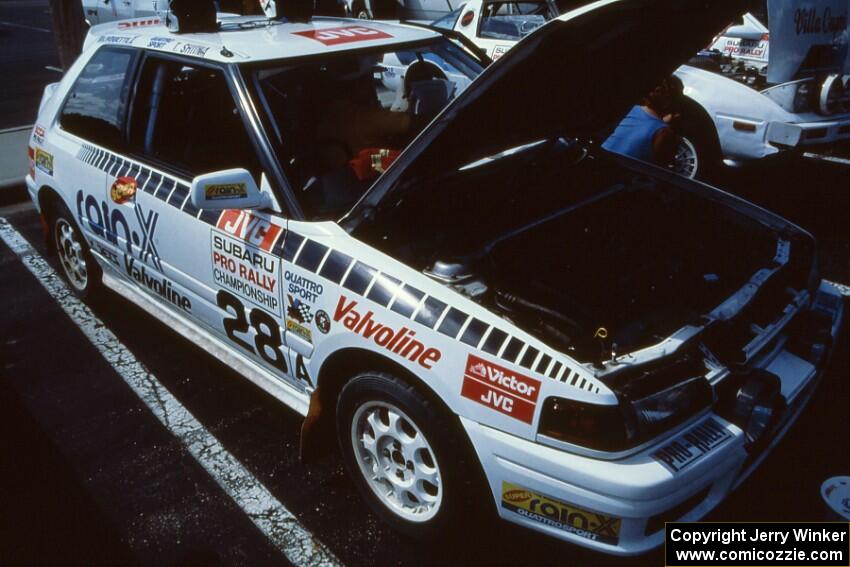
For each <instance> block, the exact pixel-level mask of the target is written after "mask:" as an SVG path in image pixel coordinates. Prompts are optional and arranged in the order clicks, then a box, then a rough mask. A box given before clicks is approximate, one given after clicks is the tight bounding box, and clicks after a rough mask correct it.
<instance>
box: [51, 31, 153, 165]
mask: <svg viewBox="0 0 850 567" xmlns="http://www.w3.org/2000/svg"><path fill="white" fill-rule="evenodd" d="M135 55H136V54H135V52H134V51H129V50H120V49H113V48H104V49H101V50H100V51H98V52H97V53H95V54H94V56H93V57H92V58H91V60H90V61H89V62H88V64H87V65H86V66H85V68H84V69H83V71H82V73H80V76H79V77H78V78H77V81H76V82H75V83H74V86H73V87H72V88H71V92H70V93H69V95H68V98H67V99H66V100H65V106H64V107H63V108H62V113H61V115H60V117H59V124H60V125H61V126H62V128H63V129H64V130H65V131H67V132H70V133H72V134H75V135H77V136H79V137H80V138H83V139H86V140H89V141H91V142H94V143H95V144H99V145H101V146H105V147H107V148H112V149H119V148H121V147H122V145H123V143H122V141H123V134H122V125H123V121H124V115H125V111H126V106H127V97H128V93H129V90H130V87H129V85H130V81H129V80H128V75H129V74H130V69H131V66H132V64H133V60H134V58H135Z"/></svg>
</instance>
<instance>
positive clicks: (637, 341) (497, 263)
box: [360, 140, 778, 362]
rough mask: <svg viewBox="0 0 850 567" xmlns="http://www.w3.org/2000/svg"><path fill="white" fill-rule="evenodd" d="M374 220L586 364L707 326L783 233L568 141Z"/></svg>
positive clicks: (404, 201)
mask: <svg viewBox="0 0 850 567" xmlns="http://www.w3.org/2000/svg"><path fill="white" fill-rule="evenodd" d="M375 218H376V220H375V221H373V222H372V223H370V224H368V225H364V227H363V228H364V229H366V230H365V231H364V232H363V234H361V235H360V236H361V237H362V238H364V239H367V240H368V241H369V242H371V243H372V244H373V245H374V246H377V247H379V248H383V249H384V250H389V251H391V252H390V253H392V254H394V255H396V256H397V257H399V258H402V259H404V261H406V262H407V263H408V264H409V265H411V266H414V267H416V268H417V269H419V270H422V271H423V272H424V273H426V274H428V275H429V276H431V277H432V278H434V279H436V280H438V281H440V282H442V283H444V284H446V285H449V286H451V287H452V288H454V289H456V290H457V291H458V292H460V293H462V294H464V295H466V296H468V297H470V298H472V299H474V300H475V301H477V302H478V303H480V304H482V305H484V306H486V307H487V308H488V309H490V310H492V311H494V312H496V313H498V314H500V315H501V316H502V317H505V318H506V319H508V320H510V321H511V322H513V323H515V324H517V325H518V326H520V327H521V328H523V329H524V330H526V331H527V332H529V333H531V334H534V335H536V336H538V337H539V338H540V339H541V340H543V341H544V342H546V343H547V344H550V345H551V346H552V347H554V348H557V349H559V350H561V351H562V352H567V353H569V354H570V355H571V356H573V357H575V358H576V359H578V360H580V361H583V362H598V361H600V360H604V359H606V358H609V357H610V356H611V353H612V352H621V353H625V352H631V351H634V350H637V349H640V348H643V347H646V346H650V345H652V344H656V343H658V342H659V341H661V340H662V339H664V338H666V337H667V336H669V335H670V334H672V333H673V332H675V331H676V330H677V329H679V328H681V327H682V326H684V325H686V324H696V325H698V324H700V321H701V318H702V317H703V316H704V315H705V314H707V313H708V312H710V311H711V310H712V309H714V308H715V307H717V306H718V305H719V304H721V303H722V302H723V301H724V300H725V299H726V298H728V297H729V296H730V295H732V294H734V293H735V292H736V291H737V290H738V289H739V288H740V287H741V286H742V285H744V284H745V283H746V282H747V281H748V280H749V278H750V277H751V276H752V275H753V274H754V273H755V272H756V271H757V270H759V269H761V268H764V267H767V266H770V265H771V262H772V259H773V257H774V255H775V253H776V246H777V240H778V236H777V233H776V232H775V231H774V230H773V229H772V228H771V227H769V226H767V225H766V224H764V223H762V222H759V221H757V220H755V219H754V218H752V217H750V216H749V215H747V214H745V213H743V212H741V210H738V209H736V208H735V207H730V206H728V205H727V204H726V203H724V202H721V201H718V200H717V199H714V198H711V197H708V198H706V196H705V195H702V194H699V193H698V192H693V191H689V190H687V189H683V188H682V187H681V186H680V185H679V184H678V183H676V182H674V180H673V178H671V182H669V183H667V182H664V181H662V180H661V178H657V177H656V178H650V177H648V176H644V175H641V174H640V173H638V172H636V171H632V170H629V169H627V168H624V167H621V166H619V165H617V164H615V163H612V158H611V157H610V156H607V155H602V154H597V153H595V152H589V153H588V151H587V149H586V148H585V147H583V146H582V145H580V144H578V143H576V142H568V141H564V140H558V141H548V142H541V143H539V144H536V145H533V146H532V147H529V148H525V149H524V150H522V151H516V152H514V153H512V154H510V155H505V156H501V157H499V158H498V159H492V160H483V161H482V162H480V163H476V164H472V165H470V166H467V167H465V168H461V170H460V171H458V172H456V173H455V175H453V176H451V177H449V178H442V179H435V180H431V181H429V182H428V183H427V187H423V188H420V190H417V191H408V192H405V193H402V197H401V198H400V199H398V200H397V202H395V203H394V204H393V206H392V207H391V208H390V209H388V210H385V211H382V212H378V213H377V215H376V217H375ZM414 218H416V219H418V220H416V221H415V220H414ZM421 219H434V222H438V223H439V230H435V228H436V227H435V226H432V225H431V223H428V222H425V223H423V222H422V221H421ZM742 243H746V245H745V246H742ZM733 250H736V251H737V253H734V254H733V253H731V251H733Z"/></svg>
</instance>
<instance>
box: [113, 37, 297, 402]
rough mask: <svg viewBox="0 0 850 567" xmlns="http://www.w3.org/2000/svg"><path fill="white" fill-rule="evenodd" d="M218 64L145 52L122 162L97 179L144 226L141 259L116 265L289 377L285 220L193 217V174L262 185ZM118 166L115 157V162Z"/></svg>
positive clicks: (257, 215)
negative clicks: (224, 174)
mask: <svg viewBox="0 0 850 567" xmlns="http://www.w3.org/2000/svg"><path fill="white" fill-rule="evenodd" d="M241 112H242V111H241V109H240V107H239V105H238V104H237V103H236V101H235V99H234V97H233V93H232V91H231V88H230V85H229V81H228V79H227V73H226V69H225V68H224V67H220V66H215V65H210V64H208V63H204V62H202V61H198V60H194V59H187V58H181V57H174V56H166V55H159V54H153V53H150V54H148V55H147V56H146V57H145V59H144V62H143V63H142V64H141V70H140V73H139V79H138V84H137V87H136V95H135V99H134V101H133V105H132V115H131V119H130V123H129V144H130V148H131V152H130V157H129V159H128V160H126V163H124V164H123V165H119V166H117V167H115V168H112V169H110V170H109V171H108V172H107V176H108V177H107V185H108V190H107V191H108V192H109V194H110V198H112V197H114V196H116V195H118V196H121V195H123V194H125V193H128V192H130V193H133V195H134V196H133V197H132V198H131V199H130V201H128V202H127V205H129V206H131V207H132V208H133V209H134V215H135V216H136V218H137V219H138V221H139V222H140V223H141V226H143V227H145V232H144V233H143V234H141V235H140V239H141V240H142V241H143V242H142V244H143V245H144V246H145V247H144V248H143V255H142V257H141V260H142V261H141V262H139V261H136V262H134V265H133V266H130V265H129V264H128V265H126V266H125V270H124V271H125V273H124V276H125V277H128V278H130V279H131V280H133V281H134V282H135V283H136V284H137V285H138V286H140V287H141V288H142V289H143V290H145V291H146V292H147V293H149V294H153V295H155V296H158V297H159V300H160V303H162V304H163V305H165V306H166V307H168V308H170V309H171V310H172V311H174V312H175V313H177V314H178V315H180V316H183V317H187V318H188V319H190V320H191V321H192V322H193V323H196V324H199V325H200V326H202V327H203V328H205V329H206V330H208V331H210V332H212V333H213V334H214V335H215V336H217V337H218V338H220V339H222V340H224V341H226V342H227V343H229V344H230V345H232V346H233V347H234V348H235V349H236V350H237V351H239V352H240V353H241V354H243V355H246V356H248V357H250V358H251V359H252V360H254V361H256V362H257V363H258V364H260V365H262V366H263V367H265V368H267V369H269V370H271V371H272V372H273V373H274V374H275V375H276V376H278V377H280V378H281V379H282V380H285V381H290V382H292V383H293V384H298V385H299V387H301V383H300V382H298V380H297V379H295V378H294V374H293V373H292V372H291V365H290V364H289V356H288V349H287V348H286V345H285V342H284V331H283V329H282V321H283V309H284V306H283V300H282V297H281V290H280V277H281V275H280V274H281V266H280V264H281V260H280V256H279V255H275V253H274V252H275V251H276V250H278V249H279V248H280V247H281V246H282V245H283V240H284V239H283V237H284V233H285V224H286V221H285V218H284V217H283V216H282V215H278V214H274V213H273V212H272V211H270V210H264V211H260V210H203V209H199V208H197V207H196V206H195V205H194V204H193V202H192V199H191V197H190V187H191V183H192V179H193V178H194V177H195V176H198V175H201V174H206V173H211V172H215V171H220V170H226V169H231V168H244V169H247V170H248V171H249V172H251V174H252V175H253V176H254V177H255V179H256V181H257V184H258V185H260V186H264V185H266V181H265V175H264V172H263V170H262V167H261V165H260V160H259V159H258V156H257V153H256V151H255V147H254V145H253V143H252V141H251V137H250V136H249V134H248V131H247V130H246V127H245V124H244V122H243V120H242V114H241ZM119 159H120V158H119Z"/></svg>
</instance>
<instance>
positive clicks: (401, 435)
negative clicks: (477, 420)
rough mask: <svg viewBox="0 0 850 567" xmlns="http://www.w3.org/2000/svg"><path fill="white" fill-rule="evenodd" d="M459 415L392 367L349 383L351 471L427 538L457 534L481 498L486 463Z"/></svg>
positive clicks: (393, 520) (342, 432) (414, 533)
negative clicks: (477, 458)
mask: <svg viewBox="0 0 850 567" xmlns="http://www.w3.org/2000/svg"><path fill="white" fill-rule="evenodd" d="M456 421H457V420H456V419H455V418H454V416H453V415H449V414H448V413H447V412H445V411H444V410H443V409H442V408H439V407H437V406H436V405H435V403H434V402H433V401H431V400H430V399H428V398H427V397H426V396H424V395H422V394H421V393H420V392H419V391H417V390H416V389H415V388H414V387H413V386H411V385H410V384H408V383H406V382H404V381H403V380H401V379H400V378H398V377H396V376H394V375H392V374H389V373H386V372H374V371H370V372H363V373H361V374H358V375H356V376H355V377H354V378H352V379H351V380H349V381H348V382H347V383H346V384H345V386H343V388H342V391H341V392H340V395H339V398H338V401H337V419H336V424H337V438H338V441H339V446H340V449H341V451H342V457H343V462H344V464H345V468H346V471H347V472H348V474H349V476H350V477H351V478H352V480H353V481H354V484H355V485H356V486H357V489H358V491H359V493H360V495H361V497H362V498H363V499H364V500H365V501H366V502H367V503H368V505H369V507H370V508H371V509H372V511H373V512H374V513H375V514H376V515H378V517H380V518H381V519H382V520H383V521H384V522H386V523H387V524H389V525H390V526H391V527H392V528H393V529H395V530H396V531H399V532H401V533H403V534H405V535H407V536H410V537H412V538H415V539H420V540H431V539H434V538H436V537H438V536H445V535H449V534H450V533H451V532H452V531H453V530H451V529H450V528H452V527H454V526H456V525H459V523H460V522H461V521H462V520H463V518H467V517H468V516H469V515H470V513H471V512H472V511H473V510H476V506H477V505H480V504H479V503H480V500H479V499H476V498H475V495H479V494H481V490H480V489H481V488H482V486H481V476H482V475H480V474H478V471H480V467H479V466H478V463H477V462H473V461H471V459H470V458H469V457H470V451H469V450H468V449H467V448H466V447H465V446H464V443H463V442H462V440H463V439H464V435H463V432H462V431H460V430H458V428H459V425H457V426H456V425H455V424H456Z"/></svg>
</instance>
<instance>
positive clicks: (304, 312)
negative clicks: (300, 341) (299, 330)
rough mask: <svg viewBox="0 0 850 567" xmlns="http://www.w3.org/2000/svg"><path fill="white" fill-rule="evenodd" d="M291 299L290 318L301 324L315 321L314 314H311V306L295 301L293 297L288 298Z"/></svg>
mask: <svg viewBox="0 0 850 567" xmlns="http://www.w3.org/2000/svg"><path fill="white" fill-rule="evenodd" d="M287 297H288V298H289V309H288V311H289V317H290V318H292V319H295V320H296V321H298V322H299V323H309V322H310V321H312V320H313V314H312V313H311V312H310V306H309V305H307V304H306V303H304V302H303V301H301V300H300V299H295V298H293V297H292V296H291V295H288V296H287Z"/></svg>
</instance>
